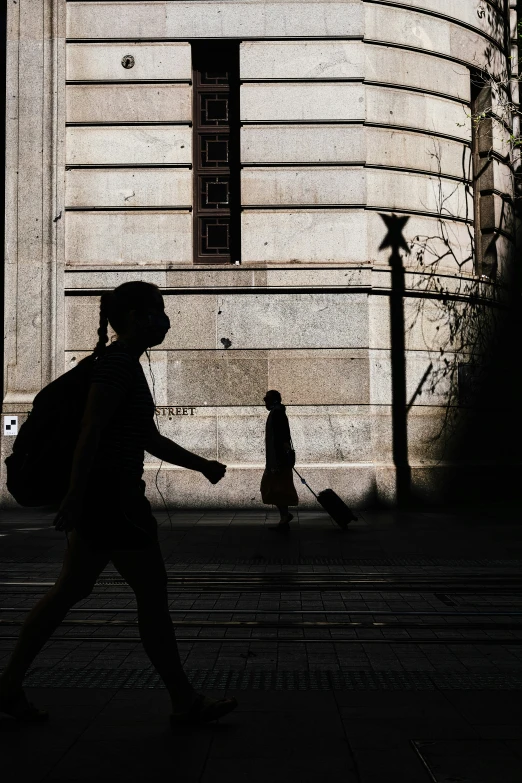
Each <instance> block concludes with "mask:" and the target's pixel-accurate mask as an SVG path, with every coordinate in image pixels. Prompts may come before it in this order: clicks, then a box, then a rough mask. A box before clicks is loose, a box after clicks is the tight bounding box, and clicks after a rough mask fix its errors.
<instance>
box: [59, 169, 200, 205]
mask: <svg viewBox="0 0 522 783" xmlns="http://www.w3.org/2000/svg"><path fill="white" fill-rule="evenodd" d="M65 203H66V206H67V207H89V206H98V207H121V208H122V209H125V208H128V207H167V206H171V207H182V206H184V207H187V206H191V204H192V172H191V171H189V170H188V169H141V168H140V169H73V170H72V171H69V172H67V177H66V187H65Z"/></svg>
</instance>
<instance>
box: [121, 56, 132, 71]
mask: <svg viewBox="0 0 522 783" xmlns="http://www.w3.org/2000/svg"><path fill="white" fill-rule="evenodd" d="M121 64H122V65H123V67H124V68H133V67H134V57H133V56H132V54H126V55H125V56H124V57H123V58H122V61H121Z"/></svg>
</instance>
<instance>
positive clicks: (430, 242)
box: [367, 210, 474, 274]
mask: <svg viewBox="0 0 522 783" xmlns="http://www.w3.org/2000/svg"><path fill="white" fill-rule="evenodd" d="M386 234H387V228H386V226H385V224H384V221H383V219H382V218H381V216H380V215H379V214H378V213H377V212H373V211H371V210H370V211H369V213H368V217H367V243H368V245H367V246H368V259H369V260H370V261H374V262H375V263H377V264H388V263H389V258H390V248H384V249H383V250H379V248H380V246H381V243H382V241H383V240H384V238H385V237H386ZM403 235H404V238H405V240H406V242H407V244H408V245H409V247H410V254H409V255H406V254H405V255H404V264H405V266H406V267H409V268H418V269H419V270H420V271H422V270H423V269H425V270H428V271H433V270H436V271H437V272H440V271H442V270H445V269H446V270H450V271H452V272H453V273H454V274H459V273H464V274H466V273H468V274H470V273H471V274H472V273H473V261H472V250H473V242H474V229H473V226H472V224H471V223H462V222H460V221H455V220H452V219H451V217H447V218H445V217H442V218H434V217H427V216H426V217H424V216H421V215H411V216H410V217H409V220H408V222H407V223H406V226H405V227H404V231H403Z"/></svg>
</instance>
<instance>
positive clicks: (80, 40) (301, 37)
mask: <svg viewBox="0 0 522 783" xmlns="http://www.w3.org/2000/svg"><path fill="white" fill-rule="evenodd" d="M80 1H81V0H66V2H80ZM128 1H129V2H143V0H128ZM83 2H91V0H83ZM92 2H93V3H95V2H99V0H92ZM109 2H110V0H109ZM114 2H117V0H114ZM194 40H196V41H200V40H205V39H203V38H196V39H194ZM220 40H223V41H227V40H230V41H237V40H238V38H237V36H228V35H222V36H220ZM241 40H242V41H261V42H263V43H264V42H265V41H363V40H364V38H363V36H362V35H288V36H284V37H281V36H280V35H264V36H260V35H250V36H248V35H247V36H244V37H243V38H242V39H241ZM188 42H189V41H188V39H187V38H186V37H185V38H158V37H153V38H146V37H140V38H139V43H188ZM65 43H67V44H83V43H136V38H135V37H134V38H112V37H111V38H66V39H65ZM423 51H425V50H423Z"/></svg>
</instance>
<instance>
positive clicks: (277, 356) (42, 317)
mask: <svg viewBox="0 0 522 783" xmlns="http://www.w3.org/2000/svg"><path fill="white" fill-rule="evenodd" d="M7 46H8V49H7V52H8V54H7V65H8V72H7V78H8V84H7V190H6V203H7V222H6V256H5V258H6V260H5V279H6V305H5V323H6V335H7V336H6V344H5V383H4V386H5V388H4V403H3V411H4V415H7V414H12V415H13V416H18V418H19V422H20V423H21V421H23V417H24V415H25V414H26V412H27V411H28V410H29V409H30V407H31V401H32V398H33V396H34V394H35V393H36V392H37V391H38V390H39V389H40V388H41V387H42V386H43V385H45V384H46V383H48V382H49V381H50V380H51V379H53V378H54V377H56V376H57V375H59V374H60V373H62V372H64V371H65V370H67V369H68V368H70V367H72V366H73V365H74V364H75V363H76V362H77V361H78V360H79V359H80V358H81V357H83V356H85V355H87V354H88V352H89V351H90V350H91V349H92V348H93V346H94V344H95V342H96V328H97V320H98V312H97V307H98V299H99V295H100V293H101V292H103V291H104V290H106V289H110V288H112V287H114V286H116V285H119V284H120V283H122V282H124V281H127V280H135V279H142V280H147V281H151V282H154V283H156V284H157V285H158V286H160V288H161V290H162V292H163V293H164V296H165V301H166V309H167V312H168V314H169V316H170V318H171V321H172V329H171V332H170V333H169V335H168V338H167V340H166V342H165V344H164V345H163V346H161V347H160V348H159V349H158V350H154V351H153V352H152V370H153V375H154V391H155V397H156V403H157V406H158V413H159V416H158V420H159V424H160V428H161V430H162V432H163V433H164V434H166V435H168V436H170V437H173V438H174V439H175V440H177V441H179V442H180V443H181V444H182V445H184V446H186V447H188V448H191V449H194V450H197V451H198V452H200V453H202V454H204V455H205V456H208V457H210V458H217V459H220V460H222V461H223V462H226V463H227V464H228V465H229V470H228V474H227V478H226V480H225V481H224V482H222V483H221V484H220V485H219V486H218V487H211V486H209V485H208V484H207V483H206V481H205V480H204V479H200V478H199V477H198V476H194V475H193V474H190V473H188V472H187V471H183V470H181V469H177V468H174V467H171V466H163V468H162V470H161V472H160V474H159V478H158V484H159V486H160V487H162V488H163V492H164V495H165V497H166V498H167V500H168V502H169V503H172V504H174V505H178V504H179V505H192V506H236V507H237V506H246V507H255V506H257V505H259V504H260V496H259V481H260V476H261V472H262V466H263V457H264V421H265V415H266V412H265V411H264V408H263V403H262V398H263V395H264V393H265V391H266V390H267V389H269V388H277V389H279V390H280V391H281V392H282V394H283V398H284V401H285V403H286V404H287V405H288V406H289V409H288V412H289V416H290V421H291V426H292V432H293V438H294V443H295V447H296V451H297V458H298V465H300V466H301V468H302V469H303V471H304V472H305V473H306V475H307V476H308V478H309V480H310V482H311V483H312V484H313V485H315V486H316V487H318V488H323V487H325V486H331V487H333V488H334V489H336V490H337V491H338V492H339V493H340V494H341V495H342V496H343V497H344V498H345V499H347V500H348V501H349V502H350V503H353V504H354V505H364V504H365V503H367V502H370V501H371V500H375V499H380V500H382V501H384V502H387V503H393V502H395V500H396V499H397V476H396V474H397V465H398V464H399V463H400V462H401V460H407V463H408V465H409V467H408V472H409V479H408V480H411V486H412V487H413V490H414V492H415V493H416V494H417V495H419V496H422V497H426V498H433V497H435V496H436V495H438V494H439V493H440V491H441V487H442V486H443V484H444V481H445V480H446V477H447V475H448V473H455V471H457V473H458V471H459V470H461V469H463V470H469V468H470V466H472V463H473V459H472V456H469V455H468V456H466V457H465V458H463V462H461V463H459V464H457V463H455V462H454V461H452V460H453V457H452V455H451V453H450V452H447V451H445V450H444V446H443V445H441V444H443V441H445V437H444V436H443V437H441V433H443V431H444V428H445V427H446V426H447V421H448V410H450V409H451V410H452V411H455V410H458V409H459V408H460V407H465V399H464V397H465V390H466V383H467V382H468V381H469V378H468V376H469V372H468V373H467V370H469V368H470V366H472V365H473V362H472V361H469V357H470V354H472V353H473V351H474V349H475V348H474V343H473V340H474V337H473V335H471V336H470V332H469V329H468V328H467V327H466V326H460V327H459V326H458V322H459V318H462V317H465V316H466V308H467V307H468V306H469V298H470V295H471V293H473V295H474V297H475V300H476V299H477V296H478V298H479V299H481V301H482V305H481V306H483V307H484V309H485V311H487V310H488V307H489V304H488V302H489V301H490V300H491V299H492V298H493V299H494V298H495V296H496V295H497V294H496V293H494V292H497V291H498V290H499V289H501V288H502V280H503V279H504V278H505V276H506V274H507V273H508V272H509V268H510V264H511V263H512V258H513V247H514V235H515V227H514V219H513V210H512V204H513V202H512V197H513V176H512V172H513V165H514V163H516V162H515V161H514V158H513V154H512V152H511V147H510V144H509V136H510V134H511V133H512V131H513V129H512V121H511V118H510V117H507V116H506V111H508V109H506V101H503V99H502V95H500V97H498V95H497V94H496V93H495V90H492V89H491V82H492V80H495V79H497V80H500V82H502V83H504V84H506V85H507V87H506V89H511V91H512V94H511V98H513V96H515V100H516V94H515V91H516V86H517V85H516V83H515V82H514V81H513V79H514V77H515V76H516V73H515V63H516V57H515V55H516V53H517V52H516V1H515V0H401V2H394V1H392V0H341V1H338V2H329V0H297V1H295V0H69V1H68V2H66V0H19V2H17V3H13V2H9V3H8V45H7ZM510 57H512V59H510ZM509 69H511V70H509ZM495 96H496V97H495ZM495 100H496V101H497V103H498V106H497V104H495ZM492 101H493V103H492ZM499 107H500V108H499ZM490 108H492V111H490ZM508 113H509V111H508ZM474 115H476V116H478V115H480V116H481V120H483V121H481V122H474V121H473V116H474ZM514 132H515V134H516V133H517V128H516V127H515V129H514ZM393 215H400V216H401V217H402V218H403V220H402V222H401V221H399V222H395V223H394V222H393V221H390V216H393ZM386 218H388V220H386ZM406 218H408V220H407V222H406V220H405V219H406ZM390 226H391V229H390ZM389 229H390V231H391V245H390V243H389V242H388V241H387V238H388V239H390V234H389V233H388V231H389ZM401 230H402V232H401ZM394 258H395V261H394ZM394 263H395V267H394ZM394 270H395V277H394ZM394 286H399V288H398V289H397V288H395V289H394ZM401 286H402V289H403V290H402V289H401ZM394 297H395V298H394ZM394 302H395V305H394ZM448 302H450V305H449V309H448V306H447V305H448ZM452 303H453V304H452ZM394 306H395V311H394V310H393V307H394ZM397 308H398V309H397ZM394 312H395V316H394ZM394 317H395V319H396V321H395V330H396V331H397V327H398V328H399V331H400V328H401V321H400V319H401V318H402V319H403V321H402V329H403V342H404V351H402V349H401V346H400V339H399V353H397V345H395V351H396V353H395V355H394V354H393V350H394V346H393V345H392V343H393V339H394V338H393V332H394V324H393V318H394ZM397 318H398V319H399V321H397ZM455 319H456V320H455ZM456 324H457V326H456ZM459 335H460V336H461V337H462V338H463V339H461V340H460V341H459ZM401 351H402V353H403V355H404V361H403V362H402V363H401V356H400V353H401ZM393 356H395V358H394V359H393V361H392V358H393ZM146 369H147V372H148V368H146ZM401 374H402V376H403V377H401ZM467 378H468V381H467V380H466V379H467ZM401 384H402V391H401ZM401 394H402V395H403V397H404V401H405V404H406V410H407V413H406V414H405V416H404V417H402V419H401V416H400V415H399V418H398V419H397V418H394V410H393V405H394V404H395V405H397V402H398V403H399V405H400V404H401V402H400V400H401V399H402V398H401ZM394 395H395V399H394ZM397 395H398V396H397ZM401 427H403V431H402V432H398V431H397V428H399V429H400V428H401ZM2 437H3V440H2V444H3V446H2V448H3V455H4V457H5V455H6V454H7V453H8V452H9V449H10V447H11V443H12V436H10V435H8V434H5V433H4V434H3V436H2ZM401 438H402V440H401ZM399 467H400V465H399ZM402 467H404V465H403V466H402ZM2 468H3V465H2ZM156 472H157V465H156V464H155V462H154V460H152V459H151V460H150V461H149V462H147V465H146V478H147V482H148V485H149V487H150V495H151V497H153V498H156V489H155V486H154V479H155V476H156ZM304 492H305V490H303V493H302V499H303V502H304V501H306V502H309V500H310V499H309V498H307V497H306V495H305V494H304ZM156 499H157V498H156ZM312 500H313V499H312ZM3 501H4V502H5V503H8V502H9V499H8V496H7V495H6V493H5V491H4V495H3Z"/></svg>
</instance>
